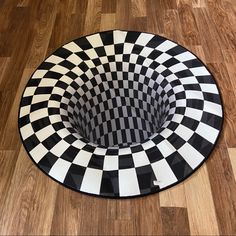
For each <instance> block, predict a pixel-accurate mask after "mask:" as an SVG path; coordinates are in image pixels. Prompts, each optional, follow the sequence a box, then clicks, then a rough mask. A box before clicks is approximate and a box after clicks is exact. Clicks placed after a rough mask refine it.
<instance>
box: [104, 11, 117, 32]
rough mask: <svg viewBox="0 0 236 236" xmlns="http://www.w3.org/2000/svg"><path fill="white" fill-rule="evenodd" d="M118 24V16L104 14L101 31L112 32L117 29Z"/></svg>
mask: <svg viewBox="0 0 236 236" xmlns="http://www.w3.org/2000/svg"><path fill="white" fill-rule="evenodd" d="M115 24H116V14H114V13H111V14H102V15H101V25H100V30H101V31H106V30H112V29H114V28H115Z"/></svg>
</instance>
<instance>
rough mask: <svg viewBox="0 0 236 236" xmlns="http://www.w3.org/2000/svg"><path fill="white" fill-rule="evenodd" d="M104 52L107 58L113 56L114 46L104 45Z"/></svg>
mask: <svg viewBox="0 0 236 236" xmlns="http://www.w3.org/2000/svg"><path fill="white" fill-rule="evenodd" d="M104 49H105V52H106V55H107V56H113V55H115V49H114V45H106V46H104Z"/></svg>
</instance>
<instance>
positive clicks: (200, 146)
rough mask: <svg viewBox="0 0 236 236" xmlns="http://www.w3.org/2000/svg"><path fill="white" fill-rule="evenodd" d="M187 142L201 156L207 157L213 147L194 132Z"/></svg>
mask: <svg viewBox="0 0 236 236" xmlns="http://www.w3.org/2000/svg"><path fill="white" fill-rule="evenodd" d="M188 143H189V144H190V145H192V146H193V147H194V148H195V149H196V150H198V151H199V152H200V153H201V154H202V155H203V156H205V157H207V156H208V155H209V153H210V152H211V150H212V148H213V144H212V143H210V142H209V141H207V140H206V139H204V138H203V137H202V136H200V135H198V134H197V133H194V134H193V135H192V137H191V138H190V139H189V141H188Z"/></svg>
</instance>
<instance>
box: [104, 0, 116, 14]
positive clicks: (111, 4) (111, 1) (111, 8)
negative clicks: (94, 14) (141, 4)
mask: <svg viewBox="0 0 236 236" xmlns="http://www.w3.org/2000/svg"><path fill="white" fill-rule="evenodd" d="M115 12H116V0H102V13H115Z"/></svg>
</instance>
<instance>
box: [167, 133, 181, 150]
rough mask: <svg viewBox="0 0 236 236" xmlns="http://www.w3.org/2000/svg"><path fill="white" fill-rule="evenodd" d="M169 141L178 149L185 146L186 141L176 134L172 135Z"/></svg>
mask: <svg viewBox="0 0 236 236" xmlns="http://www.w3.org/2000/svg"><path fill="white" fill-rule="evenodd" d="M167 140H168V141H169V142H170V143H171V144H172V145H173V146H174V147H175V148H176V149H179V148H181V147H182V146H183V145H184V144H185V140H183V139H182V138H181V137H180V136H179V135H177V134H176V133H172V134H171V135H170V136H169V137H168V138H167Z"/></svg>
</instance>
